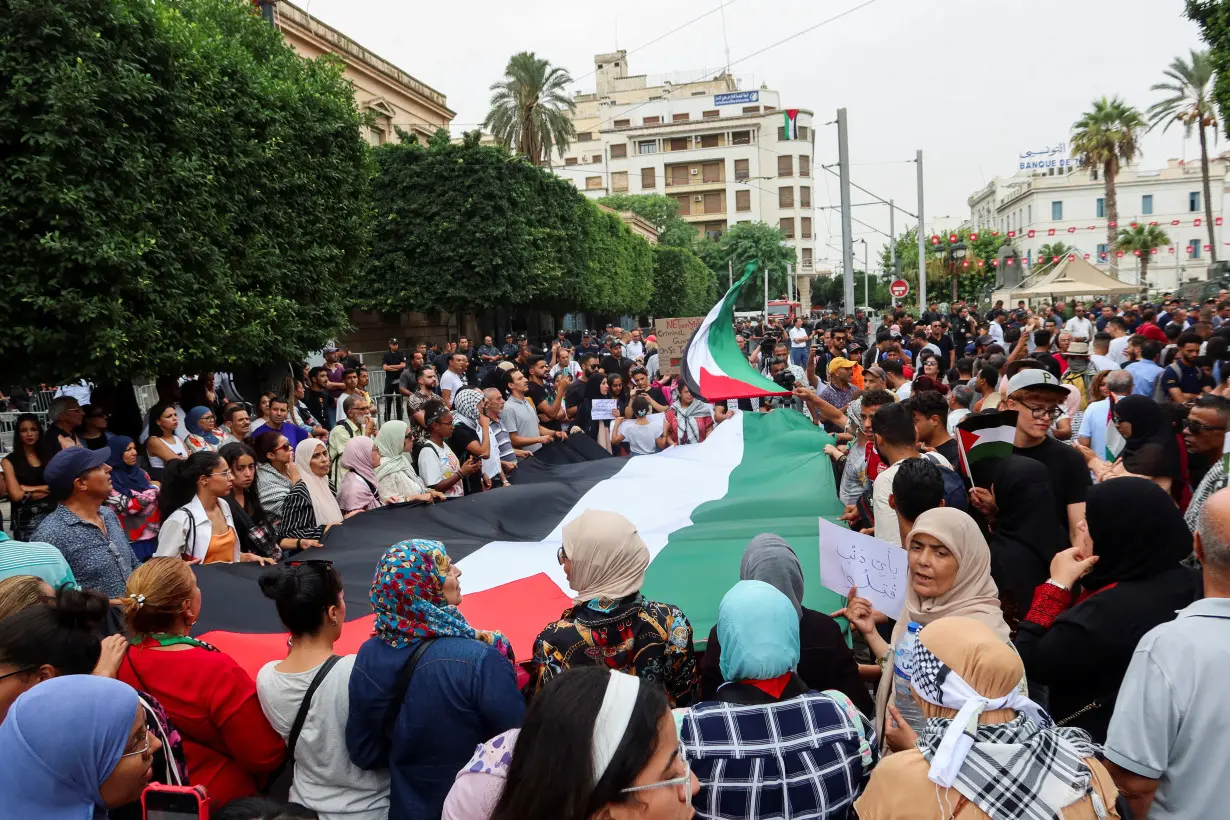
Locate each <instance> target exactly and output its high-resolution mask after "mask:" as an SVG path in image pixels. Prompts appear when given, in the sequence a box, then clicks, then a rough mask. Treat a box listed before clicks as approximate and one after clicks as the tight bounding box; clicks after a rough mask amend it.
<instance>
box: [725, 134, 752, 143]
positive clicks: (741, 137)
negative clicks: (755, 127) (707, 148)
mask: <svg viewBox="0 0 1230 820" xmlns="http://www.w3.org/2000/svg"><path fill="white" fill-rule="evenodd" d="M730 144H731V145H751V144H752V132H751V131H731V132H730Z"/></svg>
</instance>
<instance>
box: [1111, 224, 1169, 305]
mask: <svg viewBox="0 0 1230 820" xmlns="http://www.w3.org/2000/svg"><path fill="white" fill-rule="evenodd" d="M1169 244H1170V236H1169V235H1168V234H1167V233H1166V232H1165V231H1164V230H1162V229H1161V228H1159V227H1158V226H1157V225H1141V224H1139V223H1137V224H1135V225H1133V226H1131V227H1129V228H1120V229H1119V236H1118V237H1117V238H1116V239H1115V245H1114V248H1115V250H1117V251H1123V252H1124V253H1130V254H1132V255H1133V256H1135V252H1136V251H1140V256H1139V257H1137V259H1138V261H1139V264H1140V287H1141V289H1142V290H1143V289H1146V288H1148V287H1149V261H1150V260H1151V259H1152V258H1153V249H1154V248H1164V247H1166V246H1167V245H1169Z"/></svg>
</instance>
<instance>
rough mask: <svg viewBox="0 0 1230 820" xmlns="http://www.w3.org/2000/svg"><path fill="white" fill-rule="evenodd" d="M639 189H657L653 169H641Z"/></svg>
mask: <svg viewBox="0 0 1230 820" xmlns="http://www.w3.org/2000/svg"><path fill="white" fill-rule="evenodd" d="M641 187H642V188H656V187H658V180H657V176H656V174H655V172H654V169H653V168H642V169H641Z"/></svg>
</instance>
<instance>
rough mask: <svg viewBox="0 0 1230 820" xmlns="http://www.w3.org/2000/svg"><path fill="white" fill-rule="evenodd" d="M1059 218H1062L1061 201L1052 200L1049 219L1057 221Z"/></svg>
mask: <svg viewBox="0 0 1230 820" xmlns="http://www.w3.org/2000/svg"><path fill="white" fill-rule="evenodd" d="M1061 219H1063V202H1062V201H1060V202H1052V203H1051V221H1052V222H1058V221H1059V220H1061Z"/></svg>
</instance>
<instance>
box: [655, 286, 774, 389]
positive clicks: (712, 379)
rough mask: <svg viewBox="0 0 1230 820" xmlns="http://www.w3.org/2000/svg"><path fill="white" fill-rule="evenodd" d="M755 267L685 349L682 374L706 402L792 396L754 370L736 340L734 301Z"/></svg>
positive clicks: (729, 292)
mask: <svg viewBox="0 0 1230 820" xmlns="http://www.w3.org/2000/svg"><path fill="white" fill-rule="evenodd" d="M756 268H757V263H756V262H748V263H747V269H746V270H745V271H744V273H743V276H742V277H741V278H740V279H739V281H738V282H735V283H734V285H733V286H732V287H731V289H730V290H728V291H726V295H725V296H723V297H722V301H720V302H718V303H717V304H716V305H714V306H713V309H712V310H710V311H709V315H707V316H706V317H705V320H704V321H703V322H701V323H700V327H698V328H696V330H694V331H693V332H692V338H691V339H689V340H688V344H687V346H686V347H684V349H683V356H682V358H681V359H680V361H679V373H680V374H681V375H682V376H683V381H684V383H685V384H687V386H688V389H689V390H691V391H692V395H694V396H697V397H701V396H703V397H704V399H705V401H722V400H723V399H755V398H763V397H765V396H787V395H789V394H790V391H789V390H783V389H782V387H781V385H779V384H777V383H776V382H774V381H773V380H771V379H768V378H765V377H764V376H763V375H762V374H761V373H760V372H759V371H758V370H756V368H754V367H752V365H751V363H750V362H748V360H747V357H746V356H744V355H743V351H742V350H741V349H740V348H739V341H738V339H736V338H735V331H734V324H735V299H736V298H737V297H738V296H739V291H741V290H743V286H744V285H745V284H747V281H748V280H749V279H751V278H752V275H753V274H755V273H756Z"/></svg>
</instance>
